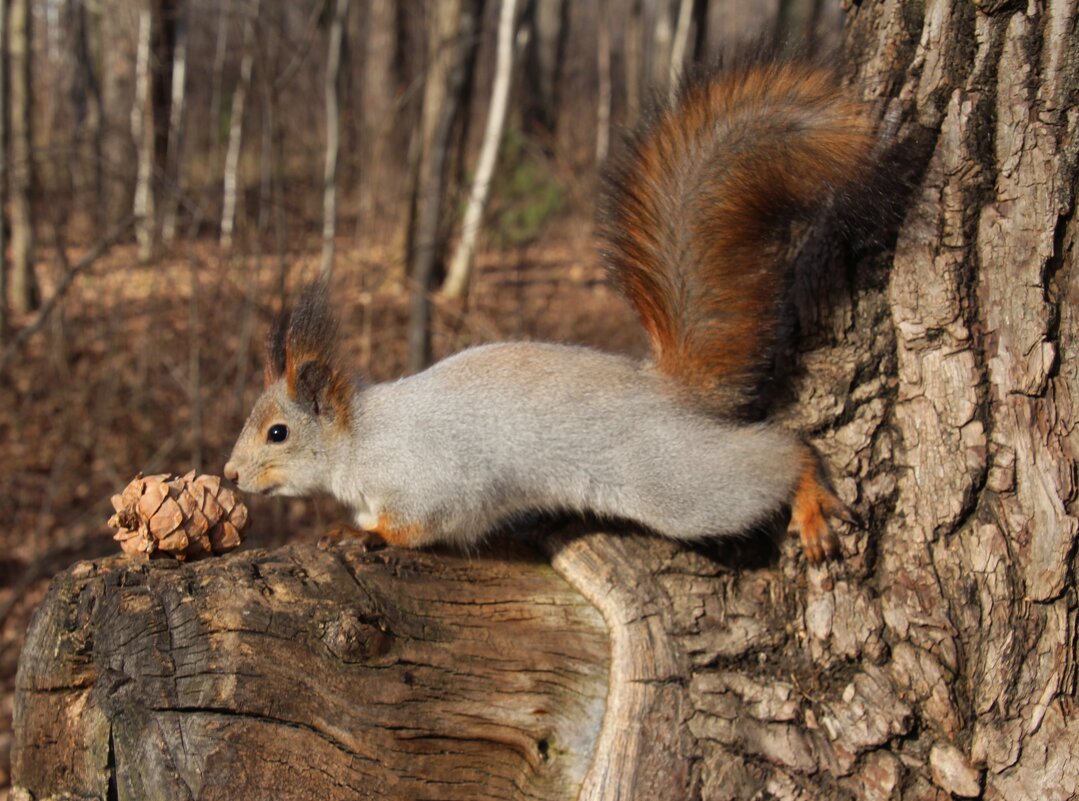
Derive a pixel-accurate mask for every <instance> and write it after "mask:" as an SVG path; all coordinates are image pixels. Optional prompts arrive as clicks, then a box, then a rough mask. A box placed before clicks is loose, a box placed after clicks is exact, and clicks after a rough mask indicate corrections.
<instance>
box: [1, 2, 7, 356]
mask: <svg viewBox="0 0 1079 801" xmlns="http://www.w3.org/2000/svg"><path fill="white" fill-rule="evenodd" d="M7 11H8V2H7V0H0V342H3V340H4V335H5V333H6V331H7V322H8V321H7V268H8V265H7V230H6V229H7V213H6V211H5V209H6V208H7V204H6V202H5V201H6V200H7V188H6V182H7V175H6V173H7V114H6V113H5V109H6V108H7Z"/></svg>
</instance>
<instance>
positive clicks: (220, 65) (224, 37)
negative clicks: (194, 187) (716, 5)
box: [210, 0, 232, 165]
mask: <svg viewBox="0 0 1079 801" xmlns="http://www.w3.org/2000/svg"><path fill="white" fill-rule="evenodd" d="M231 11H232V0H220V2H219V3H218V12H217V35H216V36H215V38H214V63H213V70H212V72H211V73H210V152H211V155H212V156H213V158H214V164H215V165H216V164H218V160H219V159H220V158H221V153H220V148H221V97H222V83H223V81H224V75H225V56H226V55H227V49H228V44H229V20H230V19H231V13H230V12H231Z"/></svg>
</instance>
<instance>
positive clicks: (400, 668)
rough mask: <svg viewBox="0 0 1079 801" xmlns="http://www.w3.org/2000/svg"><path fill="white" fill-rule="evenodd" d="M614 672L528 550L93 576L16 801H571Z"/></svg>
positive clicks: (40, 659) (30, 691) (28, 716)
mask: <svg viewBox="0 0 1079 801" xmlns="http://www.w3.org/2000/svg"><path fill="white" fill-rule="evenodd" d="M484 610H485V611H484ZM478 612H479V613H480V616H479V617H478V618H477V613H478ZM477 623H478V624H479V625H476V624H477ZM467 632H471V633H470V634H469V633H467ZM606 663H607V638H606V633H605V631H604V627H603V622H602V620H601V619H600V617H599V615H598V614H597V613H596V610H595V609H593V608H592V607H591V606H590V605H589V604H588V603H587V602H586V601H584V599H582V598H581V597H580V596H579V595H577V593H575V592H573V590H572V589H571V588H570V587H569V586H568V585H567V584H566V583H565V582H564V581H562V580H561V579H560V578H559V577H558V576H556V575H555V574H554V573H552V572H551V571H550V569H549V568H548V567H547V566H546V564H545V562H544V561H543V560H542V559H540V558H538V556H537V555H536V554H535V553H530V552H528V551H522V550H517V551H507V550H503V552H502V558H500V559H472V558H469V557H467V556H454V555H449V554H429V553H399V552H393V551H382V552H377V553H374V554H365V553H362V552H361V551H359V550H357V549H354V548H353V549H342V550H340V551H336V552H329V553H328V552H323V551H319V550H316V549H315V548H311V547H292V548H284V549H281V550H278V551H274V552H269V553H267V552H263V551H251V552H248V553H242V554H236V555H234V556H231V557H229V558H227V559H217V560H213V561H208V562H202V563H197V564H194V565H190V566H185V565H178V564H176V563H163V562H151V563H149V564H145V563H143V564H138V563H131V562H125V561H123V560H120V559H111V560H106V561H104V562H102V563H99V564H91V563H82V564H80V565H77V566H76V567H75V568H74V569H73V570H71V571H69V572H68V573H67V574H64V575H62V576H60V577H59V578H58V579H57V580H56V581H55V582H54V583H53V585H52V587H51V589H50V593H49V596H48V598H47V599H46V600H45V601H44V603H43V604H42V606H41V608H40V609H39V610H38V612H37V614H36V615H35V617H34V622H33V623H32V625H31V630H30V632H29V635H28V638H27V642H26V645H25V647H24V650H23V657H22V664H21V668H20V673H19V676H18V680H17V684H18V687H19V698H18V701H17V702H16V711H15V719H16V724H15V725H16V729H17V730H18V743H17V744H16V745H15V747H14V749H13V751H12V766H13V775H14V781H15V784H16V787H21V788H23V789H25V790H29V791H30V792H31V793H33V797H34V798H38V799H42V798H49V797H54V796H58V795H60V794H61V793H70V794H72V795H73V796H78V797H80V798H100V799H105V798H119V799H124V798H195V797H197V798H200V799H217V798H220V799H234V798H237V797H239V796H238V792H239V791H240V789H241V787H242V791H243V792H242V796H243V797H244V798H254V799H261V798H289V799H317V800H318V801H333V800H334V799H350V800H351V799H355V798H360V797H362V798H387V799H400V798H439V799H462V801H466V800H467V801H479V800H480V799H492V801H495V800H497V801H506V799H511V798H530V799H551V800H552V801H555V800H556V799H557V800H558V801H560V800H561V799H566V798H572V797H573V796H574V794H575V789H576V788H577V787H578V786H579V785H580V783H581V780H582V777H583V776H584V774H585V772H586V769H587V766H588V758H589V753H590V750H591V744H592V740H593V738H594V736H595V732H596V731H597V730H598V728H599V726H600V722H601V720H602V717H603V711H604V699H605V696H606V694H607V687H606V684H607V664H606ZM56 714H59V715H60V718H52V719H51V720H49V719H48V716H51V715H56ZM61 719H62V720H63V721H64V722H63V723H62V724H60V725H59V727H57V722H58V720H61ZM50 740H52V742H50ZM434 777H440V780H439V781H438V782H437V783H435V784H433V783H432V782H431V779H432V778H434ZM18 792H19V790H16V793H18ZM16 797H17V798H18V797H19V796H18V795H16Z"/></svg>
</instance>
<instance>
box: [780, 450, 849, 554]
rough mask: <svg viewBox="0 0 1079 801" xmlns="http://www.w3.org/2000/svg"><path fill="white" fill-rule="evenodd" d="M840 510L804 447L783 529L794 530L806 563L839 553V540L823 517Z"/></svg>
mask: <svg viewBox="0 0 1079 801" xmlns="http://www.w3.org/2000/svg"><path fill="white" fill-rule="evenodd" d="M842 511H843V504H842V502H841V501H840V500H839V499H838V498H837V497H836V496H835V495H833V494H832V491H831V490H830V489H828V487H827V486H825V484H824V483H823V482H822V481H821V479H820V465H819V464H818V462H817V458H816V456H815V455H814V454H813V452H812V451H811V450H810V449H809V448H808V447H807V448H805V452H804V454H803V456H802V475H801V478H800V479H799V481H798V487H797V489H796V490H795V491H794V499H793V500H792V501H791V522H790V525H789V526H788V527H787V530H788V531H790V532H791V533H792V534H793V533H797V534H798V537H799V539H800V540H801V542H802V551H803V552H804V553H805V556H806V560H807V561H808V562H809V563H810V564H819V563H820V562H823V561H824V560H825V559H837V558H839V556H841V553H840V550H839V540H838V538H837V537H836V535H835V532H833V531H832V529H831V528H830V527H829V526H828V521H827V519H826V517H827V516H828V515H835V514H837V513H840V512H842Z"/></svg>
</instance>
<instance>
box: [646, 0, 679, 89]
mask: <svg viewBox="0 0 1079 801" xmlns="http://www.w3.org/2000/svg"><path fill="white" fill-rule="evenodd" d="M652 10H653V13H654V14H655V22H654V24H653V26H652V52H651V66H652V69H651V75H650V81H649V83H650V87H649V88H650V89H653V90H655V91H657V92H663V91H665V90H666V89H667V86H668V83H669V81H670V78H671V53H672V50H671V48H672V46H673V41H672V40H673V38H674V31H673V28H672V25H671V0H660V1H659V2H657V3H655V4H654V5H653V9H652Z"/></svg>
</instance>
